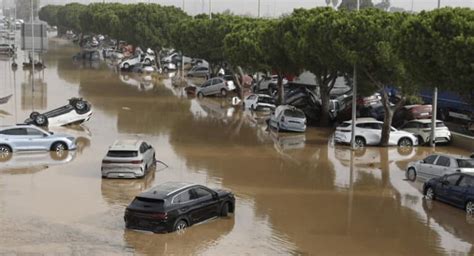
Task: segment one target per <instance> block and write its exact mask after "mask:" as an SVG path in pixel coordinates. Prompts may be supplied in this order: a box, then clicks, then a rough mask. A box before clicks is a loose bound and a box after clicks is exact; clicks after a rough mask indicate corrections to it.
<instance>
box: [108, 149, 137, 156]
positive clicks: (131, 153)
mask: <svg viewBox="0 0 474 256" xmlns="http://www.w3.org/2000/svg"><path fill="white" fill-rule="evenodd" d="M107 156H108V157H137V156H138V152H137V151H127V150H110V151H109V152H107Z"/></svg>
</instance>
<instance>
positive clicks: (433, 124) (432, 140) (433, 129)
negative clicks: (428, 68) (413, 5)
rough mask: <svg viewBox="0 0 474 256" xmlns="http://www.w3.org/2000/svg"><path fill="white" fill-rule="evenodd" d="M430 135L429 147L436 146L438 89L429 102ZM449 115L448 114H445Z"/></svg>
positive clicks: (439, 1) (434, 91)
mask: <svg viewBox="0 0 474 256" xmlns="http://www.w3.org/2000/svg"><path fill="white" fill-rule="evenodd" d="M440 7H441V0H438V9H439V8H440ZM431 109H432V110H431V134H430V146H431V147H433V148H434V147H435V146H436V143H435V142H436V115H437V112H438V87H435V88H434V90H433V100H432V101H431ZM447 114H448V115H449V113H447Z"/></svg>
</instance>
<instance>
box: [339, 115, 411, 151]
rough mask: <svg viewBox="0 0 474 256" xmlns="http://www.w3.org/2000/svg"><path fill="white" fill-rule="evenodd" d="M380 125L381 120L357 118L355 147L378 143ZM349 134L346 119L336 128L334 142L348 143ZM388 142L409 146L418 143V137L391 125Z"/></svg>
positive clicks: (349, 139) (380, 130)
mask: <svg viewBox="0 0 474 256" xmlns="http://www.w3.org/2000/svg"><path fill="white" fill-rule="evenodd" d="M382 127H383V122H380V121H377V120H375V119H374V118H359V119H357V120H356V127H355V143H356V145H357V147H364V146H366V145H379V144H380V140H381V139H382ZM351 136H352V130H351V121H346V122H343V123H342V124H341V125H340V126H338V127H337V128H336V132H335V133H334V141H335V142H336V143H342V144H350V143H351ZM388 143H389V145H392V146H395V145H398V146H401V147H411V146H416V145H418V139H417V138H416V137H415V135H413V134H411V133H409V132H405V131H399V130H397V129H395V128H393V127H391V131H390V138H389V140H388Z"/></svg>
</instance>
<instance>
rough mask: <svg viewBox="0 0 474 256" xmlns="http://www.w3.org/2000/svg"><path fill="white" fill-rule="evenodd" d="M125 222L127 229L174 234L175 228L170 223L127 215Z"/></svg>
mask: <svg viewBox="0 0 474 256" xmlns="http://www.w3.org/2000/svg"><path fill="white" fill-rule="evenodd" d="M124 221H125V227H126V228H128V229H134V230H142V231H150V232H154V233H167V232H173V226H172V225H171V222H170V221H163V220H154V219H150V218H146V217H139V216H135V215H131V214H128V215H127V214H125V216H124Z"/></svg>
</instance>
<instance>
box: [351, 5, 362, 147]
mask: <svg viewBox="0 0 474 256" xmlns="http://www.w3.org/2000/svg"><path fill="white" fill-rule="evenodd" d="M359 9H360V0H357V11H359ZM356 63H357V62H354V77H353V79H352V80H353V81H352V123H351V129H352V132H351V148H352V149H356V143H355V129H356V119H357V64H356Z"/></svg>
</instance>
